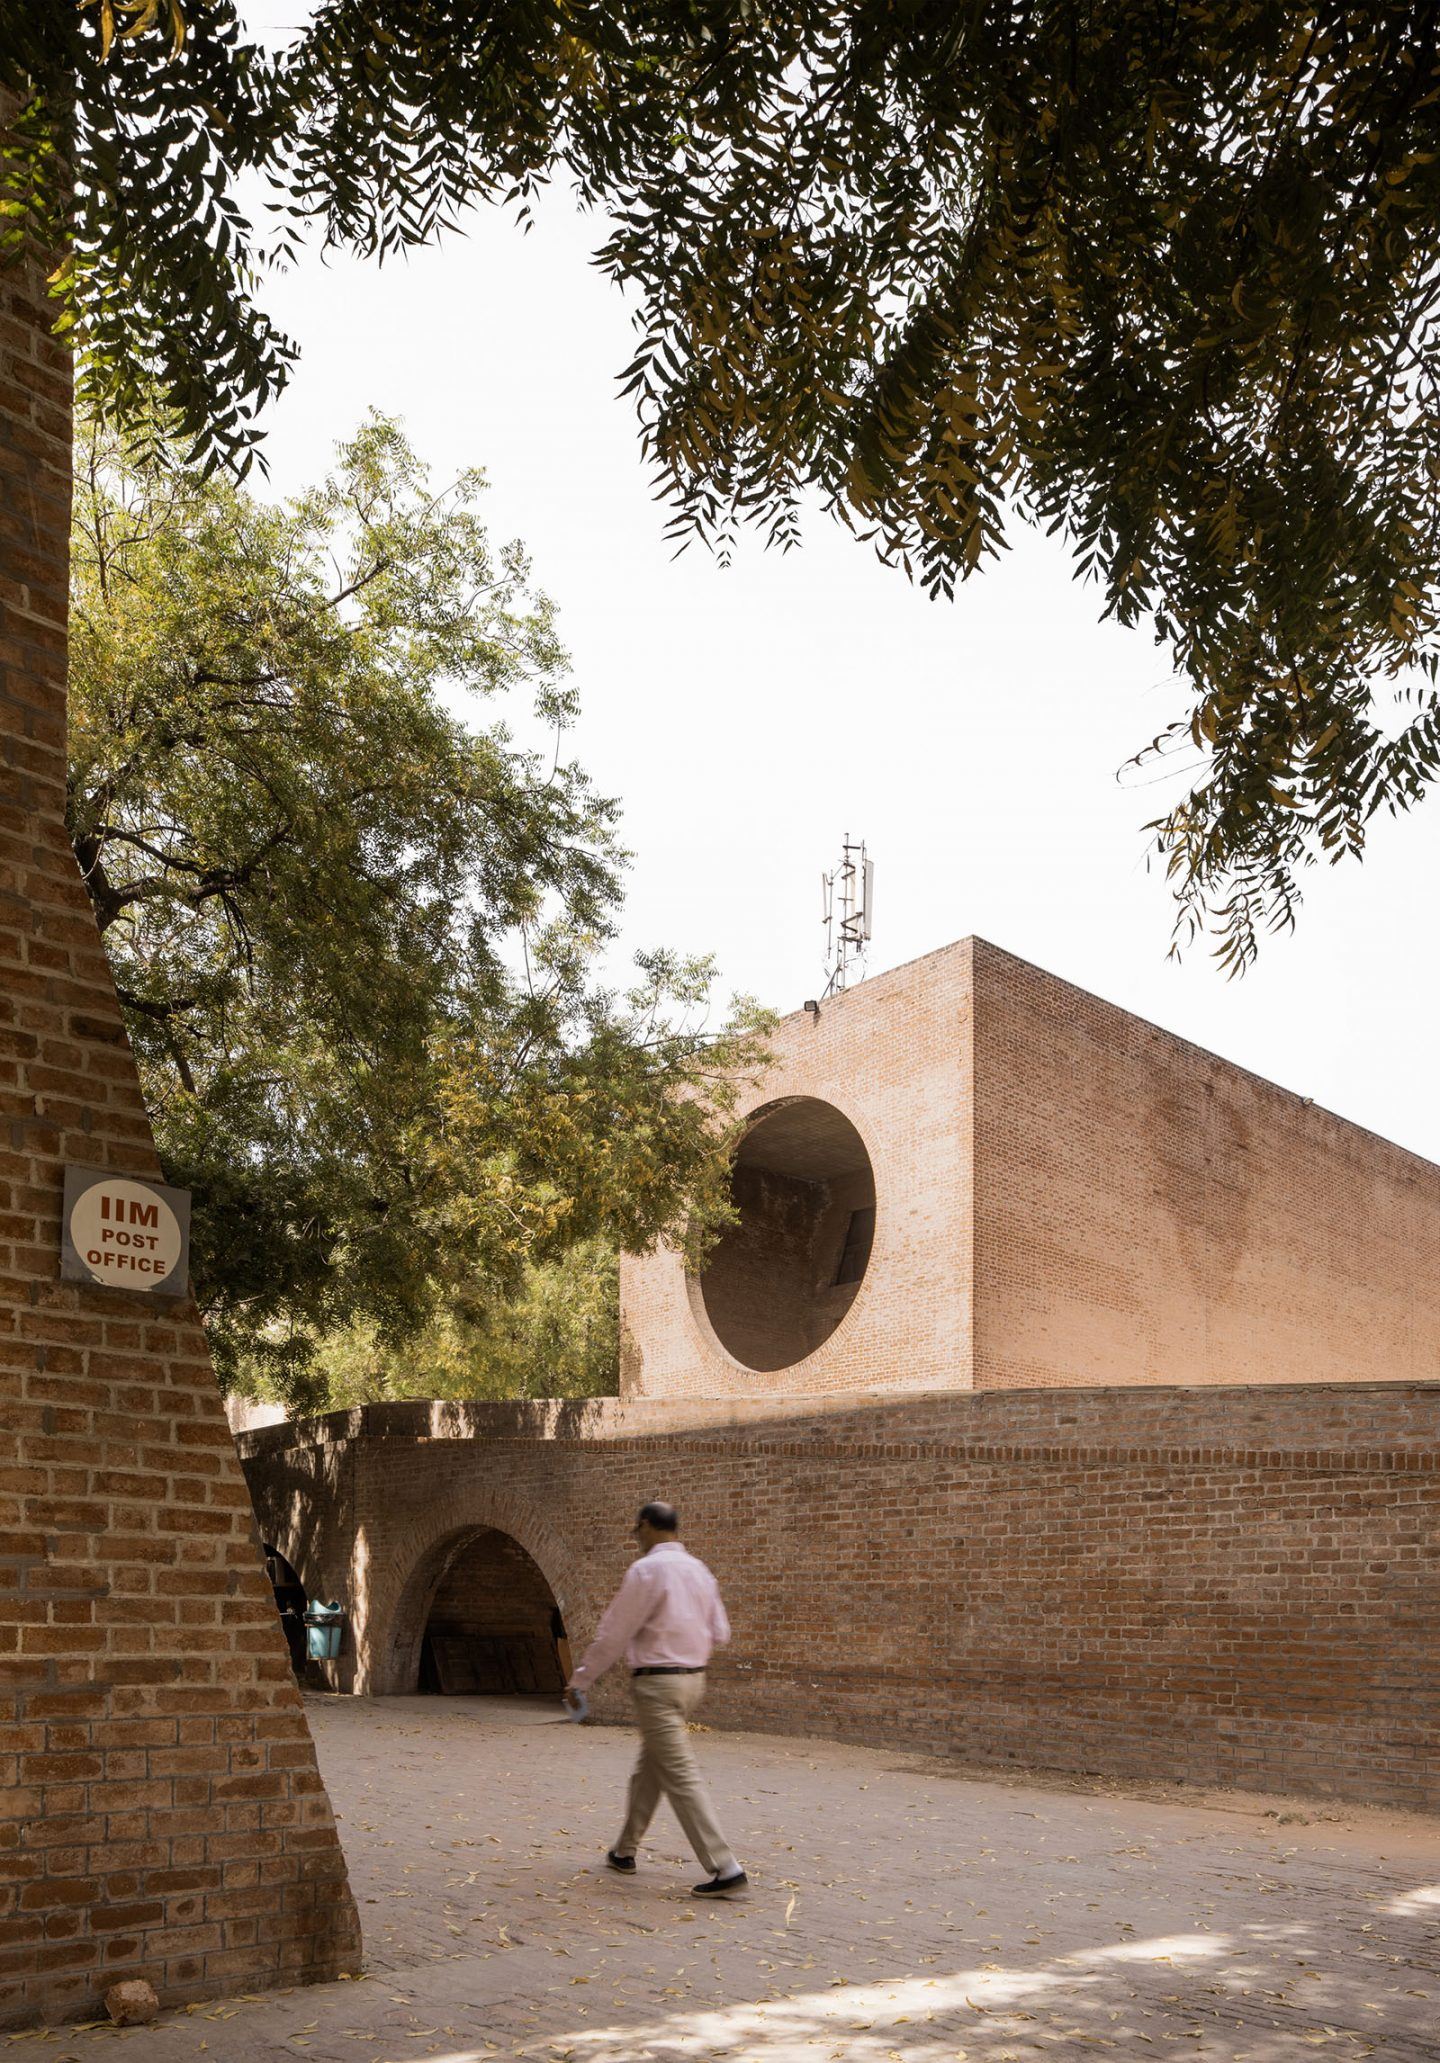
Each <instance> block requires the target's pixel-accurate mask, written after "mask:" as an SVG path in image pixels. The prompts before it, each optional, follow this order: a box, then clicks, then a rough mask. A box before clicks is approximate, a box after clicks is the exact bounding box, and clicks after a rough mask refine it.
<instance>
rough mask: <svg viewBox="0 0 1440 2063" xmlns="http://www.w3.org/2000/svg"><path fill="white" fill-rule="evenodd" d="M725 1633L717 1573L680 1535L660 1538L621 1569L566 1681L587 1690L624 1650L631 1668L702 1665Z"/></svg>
mask: <svg viewBox="0 0 1440 2063" xmlns="http://www.w3.org/2000/svg"><path fill="white" fill-rule="evenodd" d="M729 1638H730V1621H729V1620H728V1619H727V1618H726V1616H725V1607H724V1605H723V1604H722V1603H721V1601H720V1586H719V1584H718V1583H717V1582H716V1581H715V1578H714V1577H713V1576H712V1575H711V1573H710V1571H709V1570H708V1569H707V1568H706V1566H705V1564H704V1562H702V1561H700V1560H698V1559H697V1558H696V1556H695V1555H693V1554H691V1552H690V1550H689V1548H687V1547H682V1546H681V1545H680V1542H679V1541H678V1540H662V1541H661V1542H660V1543H659V1545H658V1546H656V1547H652V1548H651V1549H650V1552H649V1553H648V1554H642V1555H637V1556H636V1558H635V1560H634V1561H633V1562H632V1563H631V1564H630V1567H629V1568H628V1569H627V1570H626V1571H625V1581H624V1582H623V1583H622V1584H621V1585H620V1588H619V1589H618V1590H617V1591H616V1593H615V1596H614V1598H613V1599H612V1600H611V1603H610V1606H609V1608H608V1610H607V1611H606V1613H605V1616H604V1618H603V1619H602V1620H601V1621H600V1624H599V1626H598V1627H597V1628H596V1631H595V1638H594V1639H593V1640H592V1641H591V1643H590V1645H589V1647H588V1648H587V1649H586V1651H585V1655H584V1659H583V1660H582V1661H581V1662H580V1663H579V1664H578V1666H577V1667H576V1670H575V1673H574V1675H573V1676H572V1677H571V1679H570V1684H571V1687H572V1688H573V1689H575V1690H586V1689H588V1688H589V1687H590V1685H592V1684H594V1683H598V1682H599V1680H600V1678H601V1677H602V1676H603V1675H604V1674H605V1671H606V1670H607V1669H608V1668H609V1667H610V1666H611V1664H612V1663H613V1662H618V1661H619V1659H620V1657H621V1655H622V1654H623V1655H624V1657H625V1661H626V1665H627V1666H628V1667H629V1668H631V1669H660V1668H671V1669H703V1668H704V1667H705V1664H706V1663H707V1662H708V1661H709V1659H710V1651H711V1649H712V1648H717V1647H724V1645H725V1643H726V1641H728V1640H729Z"/></svg>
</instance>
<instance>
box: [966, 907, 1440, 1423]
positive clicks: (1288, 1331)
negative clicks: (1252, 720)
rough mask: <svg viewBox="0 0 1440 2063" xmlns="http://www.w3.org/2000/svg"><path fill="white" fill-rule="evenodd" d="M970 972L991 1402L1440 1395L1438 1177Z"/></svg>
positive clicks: (1251, 1089)
mask: <svg viewBox="0 0 1440 2063" xmlns="http://www.w3.org/2000/svg"><path fill="white" fill-rule="evenodd" d="M973 953H974V963H973V964H974V970H975V972H974V984H975V990H974V993H975V1049H974V1050H975V1110H976V1120H975V1159H976V1179H975V1195H976V1217H975V1256H976V1262H975V1266H976V1284H977V1288H976V1298H975V1314H976V1315H975V1362H974V1380H975V1384H976V1387H977V1388H984V1387H988V1386H991V1385H999V1384H1003V1385H1011V1384H1037V1385H1041V1386H1050V1385H1053V1384H1057V1383H1097V1382H1105V1383H1126V1384H1131V1383H1160V1384H1165V1383H1233V1382H1234V1381H1235V1380H1236V1379H1237V1376H1239V1375H1241V1374H1243V1375H1244V1377H1245V1379H1246V1380H1247V1381H1250V1382H1256V1381H1262V1382H1316V1381H1341V1382H1345V1381H1354V1380H1357V1379H1367V1378H1373V1379H1379V1380H1388V1379H1391V1378H1396V1379H1401V1378H1410V1379H1418V1380H1429V1381H1434V1380H1435V1379H1436V1378H1437V1377H1440V1168H1436V1167H1435V1165H1434V1164H1433V1163H1432V1162H1430V1161H1425V1160H1421V1159H1420V1158H1419V1157H1418V1156H1417V1155H1416V1154H1413V1153H1407V1152H1406V1151H1405V1150H1404V1149H1403V1148H1402V1147H1399V1146H1394V1145H1392V1144H1391V1143H1390V1142H1389V1141H1388V1140H1385V1139H1380V1138H1377V1137H1376V1136H1375V1134H1374V1133H1372V1132H1366V1131H1363V1130H1362V1129H1361V1128H1360V1126H1358V1125H1352V1124H1348V1123H1346V1121H1345V1120H1344V1119H1343V1118H1338V1117H1336V1116H1334V1115H1333V1114H1332V1113H1331V1112H1330V1111H1328V1110H1321V1109H1317V1108H1316V1107H1315V1106H1314V1105H1313V1104H1312V1103H1310V1102H1308V1101H1306V1100H1305V1099H1304V1098H1303V1097H1301V1096H1299V1095H1296V1094H1295V1093H1293V1092H1292V1091H1290V1090H1288V1089H1282V1088H1279V1087H1277V1086H1276V1085H1275V1083H1273V1082H1267V1081H1264V1080H1262V1079H1261V1078H1260V1077H1259V1076H1258V1075H1252V1074H1247V1073H1246V1072H1245V1070H1244V1069H1243V1068H1238V1067H1234V1066H1232V1065H1231V1063H1230V1062H1229V1061H1226V1060H1221V1059H1219V1058H1218V1057H1217V1056H1216V1055H1215V1054H1213V1053H1207V1052H1205V1051H1203V1050H1202V1049H1201V1048H1200V1047H1198V1046H1192V1045H1189V1044H1188V1043H1187V1042H1186V1041H1185V1040H1184V1039H1178V1038H1176V1037H1174V1036H1173V1034H1171V1033H1169V1032H1164V1031H1161V1030H1159V1028H1158V1027H1157V1026H1155V1025H1153V1024H1147V1023H1146V1022H1145V1021H1144V1019H1143V1018H1139V1017H1134V1016H1132V1015H1131V1014H1130V1013H1129V1012H1128V1011H1125V1010H1120V1009H1117V1008H1116V1007H1115V1005H1114V1004H1112V1003H1105V1002H1102V1001H1101V1000H1100V998H1099V997H1098V996H1092V995H1088V994H1086V992H1085V991H1084V990H1083V989H1077V988H1074V987H1072V986H1071V984H1070V983H1069V982H1064V981H1059V980H1057V979H1056V978H1055V977H1054V976H1053V975H1050V974H1045V973H1043V972H1042V971H1041V970H1040V969H1039V968H1038V967H1031V966H1029V965H1027V963H1026V962H1025V961H1023V960H1017V959H1015V958H1013V957H1012V956H1011V955H1010V954H1008V953H1002V952H1000V951H999V950H998V949H997V948H996V947H994V946H989V945H986V944H985V943H984V941H983V940H979V939H977V940H976V941H975V942H974V946H973Z"/></svg>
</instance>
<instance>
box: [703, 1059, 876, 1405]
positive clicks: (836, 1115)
mask: <svg viewBox="0 0 1440 2063" xmlns="http://www.w3.org/2000/svg"><path fill="white" fill-rule="evenodd" d="M730 1179H731V1195H732V1197H733V1198H734V1201H735V1204H736V1206H737V1208H738V1210H739V1213H740V1222H739V1223H738V1224H737V1225H733V1226H731V1227H730V1229H729V1230H728V1231H727V1232H726V1233H725V1234H724V1235H723V1237H722V1238H721V1239H720V1240H719V1241H718V1242H717V1244H716V1246H715V1247H714V1249H713V1251H712V1253H711V1255H710V1258H709V1260H708V1261H707V1262H706V1265H705V1267H704V1269H703V1270H702V1272H701V1274H700V1276H699V1279H698V1282H697V1284H696V1288H697V1289H698V1291H699V1294H700V1297H701V1299H702V1300H703V1303H704V1306H705V1315H706V1317H707V1318H708V1319H709V1321H710V1324H711V1326H712V1327H713V1329H714V1332H715V1335H716V1337H717V1338H718V1339H719V1341H720V1343H721V1345H722V1346H723V1347H725V1349H726V1350H727V1352H729V1353H731V1354H733V1355H734V1356H735V1359H736V1360H737V1361H741V1362H743V1363H744V1365H745V1366H746V1367H747V1368H753V1369H756V1370H762V1371H763V1370H768V1369H775V1368H788V1367H790V1366H792V1364H793V1363H795V1362H796V1361H803V1360H804V1359H805V1357H806V1355H807V1354H813V1353H814V1351H815V1349H816V1348H817V1347H818V1346H820V1345H821V1344H822V1343H823V1342H824V1341H825V1340H827V1339H828V1338H829V1337H830V1335H831V1333H832V1332H833V1331H834V1330H835V1328H836V1326H837V1325H838V1324H839V1323H840V1321H841V1319H842V1318H843V1317H844V1316H845V1313H846V1312H847V1311H848V1310H849V1308H850V1306H851V1304H852V1303H853V1302H854V1300H855V1293H856V1291H857V1290H858V1289H859V1287H860V1282H861V1278H862V1277H863V1276H864V1273H865V1269H866V1265H867V1264H868V1262H869V1258H870V1243H871V1239H872V1237H873V1233H874V1226H875V1176H874V1172H873V1170H872V1168H871V1166H870V1156H869V1154H868V1153H867V1152H866V1151H865V1142H864V1140H863V1139H862V1138H861V1137H860V1134H859V1133H858V1132H857V1131H856V1129H855V1127H854V1125H852V1124H851V1122H850V1120H849V1118H847V1117H846V1116H844V1114H843V1113H842V1112H840V1111H838V1110H837V1109H836V1108H835V1106H834V1105H833V1104H831V1103H822V1102H821V1101H820V1100H819V1099H818V1098H817V1097H810V1096H805V1097H796V1098H795V1099H794V1100H792V1101H788V1102H785V1103H781V1104H777V1105H776V1106H775V1107H774V1109H772V1110H769V1111H766V1112H764V1113H763V1114H762V1115H761V1116H760V1117H759V1118H758V1120H757V1121H756V1122H755V1124H753V1125H752V1126H751V1128H750V1130H749V1131H748V1132H747V1133H746V1134H745V1136H744V1138H743V1139H742V1140H741V1142H740V1145H739V1147H738V1148H737V1150H736V1154H735V1161H734V1166H733V1168H732V1171H731V1178H730Z"/></svg>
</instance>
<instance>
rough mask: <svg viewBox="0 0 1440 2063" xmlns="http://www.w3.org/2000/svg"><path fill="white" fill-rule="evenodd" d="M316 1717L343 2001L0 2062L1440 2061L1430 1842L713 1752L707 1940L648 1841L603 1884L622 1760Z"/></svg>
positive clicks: (310, 1995)
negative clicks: (723, 1840)
mask: <svg viewBox="0 0 1440 2063" xmlns="http://www.w3.org/2000/svg"><path fill="white" fill-rule="evenodd" d="M310 1717H311V1722H312V1725H313V1727H314V1730H315V1736H316V1742H317V1746H318V1749H319V1754H320V1761H321V1765H322V1768H323V1771H324V1775H325V1778H326V1781H327V1783H328V1785H329V1787H330V1793H331V1796H332V1798H333V1799H334V1801H335V1805H336V1809H337V1811H338V1812H339V1813H340V1814H341V1815H342V1825H341V1831H342V1834H343V1836H344V1842H345V1849H346V1853H347V1855H348V1858H349V1863H350V1870H351V1880H352V1883H353V1886H354V1890H355V1895H356V1898H357V1900H358V1901H359V1906H360V1912H361V1916H362V1919H363V1922H364V1927H365V1934H366V1942H367V1952H368V1958H369V1960H368V1966H367V1972H366V1975H365V1976H364V1977H363V1978H362V1979H360V1980H358V1981H355V1982H350V1983H336V1984H327V1985H321V1986H316V1987H313V1988H310V1989H304V1990H295V1991H291V1992H284V1993H276V1994H271V1995H269V1996H266V1997H257V1998H250V1999H238V2000H229V2001H226V2002H224V2003H222V2004H215V2005H209V2006H198V2007H197V2006H192V2007H190V2008H189V2009H188V2010H185V2011H180V2012H172V2013H169V2014H167V2015H165V2016H164V2019H163V2021H162V2023H161V2024H160V2025H159V2026H158V2027H152V2028H147V2029H144V2030H136V2031H133V2032H131V2033H127V2034H120V2033H117V2032H115V2031H113V2030H110V2029H108V2028H103V2029H102V2028H89V2029H79V2030H77V2029H74V2028H66V2029H54V2030H51V2031H50V2032H49V2033H48V2035H37V2036H21V2037H18V2038H17V2037H12V2041H15V2040H18V2041H20V2042H22V2043H23V2042H26V2041H35V2042H40V2043H43V2049H42V2050H41V2053H43V2054H45V2055H46V2056H48V2057H51V2058H57V2059H61V2063H63V2059H64V2058H66V2057H75V2058H81V2059H85V2063H88V2059H89V2057H90V2056H91V2055H92V2054H93V2052H94V2045H95V2044H98V2043H106V2042H115V2041H130V2042H133V2043H136V2044H138V2045H139V2046H138V2047H137V2049H136V2054H137V2056H142V2057H143V2058H144V2063H179V2059H182V2058H184V2059H190V2058H194V2057H197V2056H201V2055H203V2056H204V2057H205V2058H206V2063H251V2059H254V2058H258V2057H263V2058H270V2057H278V2056H291V2055H293V2056H294V2057H296V2058H304V2059H307V2063H342V2059H343V2063H420V2059H423V2058H439V2059H442V2063H491V2059H494V2058H496V2057H503V2058H506V2059H511V2058H525V2059H532V2058H533V2059H538V2063H640V2059H654V2063H751V2059H754V2063H840V2059H844V2063H1025V2059H1030V2058H1036V2057H1042V2056H1044V2057H1056V2056H1059V2057H1068V2056H1072V2055H1073V2056H1075V2057H1081V2056H1085V2055H1092V2054H1095V2053H1098V2052H1100V2051H1106V2050H1108V2051H1110V2052H1111V2053H1113V2054H1115V2055H1119V2056H1126V2057H1137V2058H1138V2057H1142V2056H1143V2057H1146V2058H1150V2059H1155V2063H1159V2059H1164V2058H1180V2057H1184V2058H1187V2059H1200V2063H1222V2059H1223V2063H1280V2059H1290V2058H1298V2057H1301V2056H1309V2055H1310V2054H1311V2053H1312V2052H1314V2051H1317V2050H1320V2051H1329V2052H1330V2053H1331V2054H1333V2055H1334V2056H1336V2057H1342V2058H1350V2057H1362V2056H1374V2057H1378V2058H1380V2059H1382V2063H1419V2059H1440V1824H1437V1822H1435V1821H1434V1820H1431V1819H1427V1818H1421V1817H1417V1816H1409V1815H1403V1814H1396V1813H1388V1812H1380V1811H1375V1810H1369V1809H1366V1808H1362V1807H1354V1806H1346V1807H1343V1808H1341V1807H1336V1808H1326V1807H1320V1806H1316V1805H1315V1804H1314V1803H1313V1802H1312V1803H1308V1804H1306V1803H1298V1804H1297V1803H1289V1802H1287V1801H1284V1800H1279V1799H1274V1798H1263V1797H1240V1796H1238V1795H1234V1794H1230V1795H1225V1794H1208V1795H1206V1796H1203V1797H1197V1796H1195V1795H1194V1794H1190V1795H1181V1794H1179V1793H1176V1792H1168V1793H1167V1792H1164V1791H1161V1790H1158V1789H1155V1788H1152V1789H1151V1790H1149V1791H1148V1792H1146V1793H1144V1794H1137V1793H1136V1792H1135V1791H1134V1790H1131V1791H1122V1790H1121V1789H1120V1788H1119V1787H1118V1786H1114V1785H1106V1786H1104V1787H1082V1786H1077V1785H1072V1784H1060V1783H1050V1782H1047V1781H1045V1780H1044V1779H1042V1778H1035V1777H1027V1776H1025V1775H1023V1774H1017V1775H1016V1776H1015V1777H1014V1778H1013V1779H1012V1778H1008V1777H1007V1778H1005V1779H1000V1780H996V1779H994V1778H991V1777H986V1776H983V1775H975V1774H972V1773H969V1772H964V1771H961V1770H959V1769H957V1768H956V1766H955V1765H954V1764H953V1763H948V1762H945V1761H942V1760H939V1759H936V1760H929V1759H926V1758H920V1757H916V1756H915V1755H914V1754H913V1753H910V1752H903V1753H901V1752H887V1751H885V1750H881V1749H873V1748H856V1747H848V1746H841V1745H838V1744H836V1743H833V1742H816V1743H807V1742H803V1741H796V1740H793V1739H781V1738H777V1737H773V1736H765V1735H759V1734H735V1733H723V1734H722V1733H707V1734H706V1735H704V1736H703V1738H702V1739H701V1740H700V1742H699V1747H700V1750H701V1752H702V1754H703V1756H704V1758H705V1761H706V1764H707V1767H708V1769H709V1771H710V1773H711V1776H712V1779H713V1784H714V1789H715V1792H716V1796H717V1800H718V1802H719V1804H720V1807H721V1811H722V1815H723V1817H724V1820H725V1822H726V1825H727V1831H729V1832H730V1834H731V1838H732V1840H733V1841H734V1843H735V1845H736V1847H737V1849H738V1851H739V1852H740V1854H741V1855H742V1857H743V1858H744V1860H745V1861H746V1863H747V1864H748V1865H749V1867H750V1870H751V1873H752V1876H753V1879H754V1890H753V1892H752V1895H751V1897H750V1898H749V1900H748V1901H747V1902H745V1903H744V1904H734V1905H728V1906H724V1907H720V1908H718V1909H717V1908H715V1907H711V1906H703V1905H697V1904H696V1903H695V1902H694V1901H693V1900H691V1899H690V1898H689V1897H688V1896H687V1895H686V1894H687V1890H688V1886H689V1885H690V1884H691V1883H692V1882H693V1881H694V1880H695V1878H696V1876H697V1875H698V1872H697V1871H696V1869H695V1866H694V1864H693V1861H691V1860H690V1859H689V1858H688V1857H687V1855H686V1854H685V1852H684V1849H683V1843H682V1840H681V1836H680V1834H679V1831H678V1829H677V1828H676V1827H675V1825H674V1822H673V1821H672V1820H671V1819H670V1818H669V1816H668V1812H664V1811H662V1816H661V1818H660V1819H659V1820H658V1821H657V1823H656V1826H655V1827H654V1828H653V1829H652V1835H653V1846H652V1847H651V1848H650V1849H649V1850H648V1851H647V1852H646V1853H645V1854H644V1855H643V1856H642V1859H641V1861H642V1868H641V1873H640V1874H639V1875H638V1876H637V1877H636V1878H634V1879H629V1880H627V1879H623V1878H619V1877H616V1876H614V1875H613V1874H612V1873H610V1872H608V1871H606V1870H605V1869H604V1868H603V1867H601V1866H600V1856H601V1852H602V1851H603V1849H604V1847H605V1845H606V1844H607V1842H608V1841H609V1839H610V1838H611V1837H612V1836H613V1833H614V1831H615V1827H616V1825H617V1823H618V1818H619V1805H620V1797H621V1791H622V1786H623V1782H624V1777H625V1773H626V1770H627V1768H628V1764H629V1760H630V1755H631V1740H630V1736H629V1735H628V1734H627V1733H625V1732H622V1731H621V1730H620V1729H618V1728H608V1727H594V1726H589V1727H583V1728H576V1727H572V1726H569V1725H567V1724H565V1722H564V1721H563V1720H560V1719H558V1718H557V1716H556V1711H555V1708H554V1707H553V1706H550V1705H548V1704H546V1705H541V1704H537V1703H535V1702H533V1701H522V1700H515V1699H499V1698H496V1699H485V1698H466V1699H443V1700H442V1699H427V1698H397V1699H386V1700H383V1701H380V1702H374V1701H370V1700H367V1699H313V1700H311V1701H310ZM27 2054H28V2051H27V2050H26V2049H25V2048H23V2047H21V2048H19V2049H18V2050H17V2055H18V2056H19V2057H20V2058H22V2059H23V2058H24V2057H25V2056H26V2055H27Z"/></svg>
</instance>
